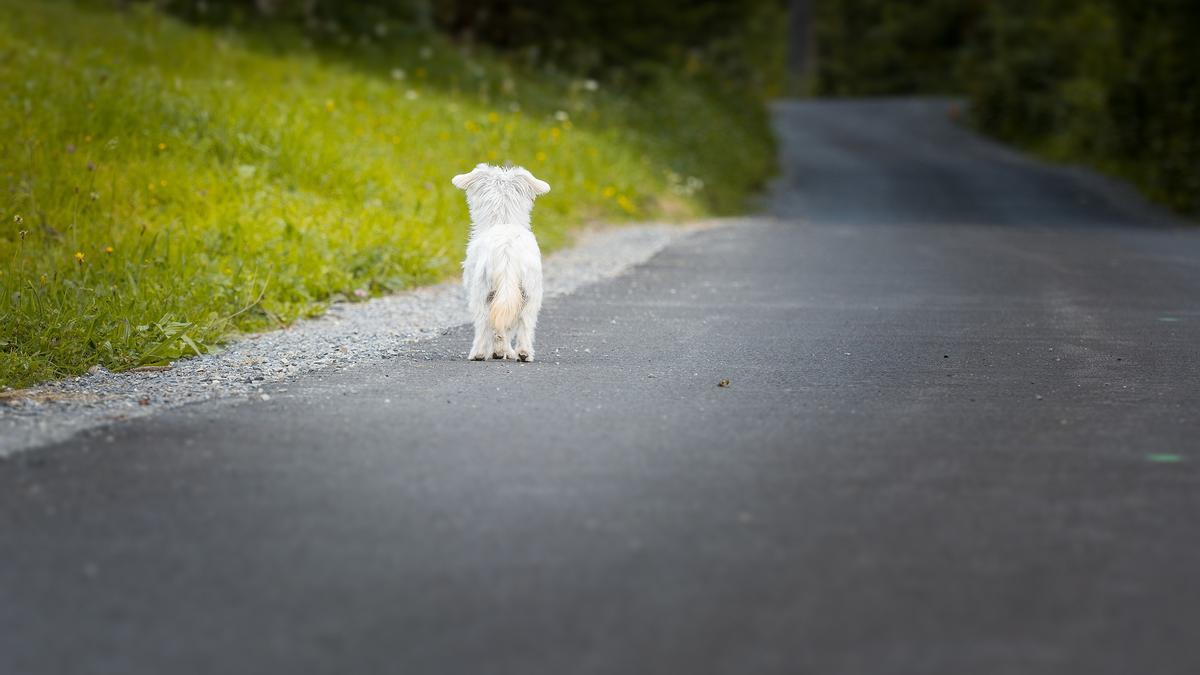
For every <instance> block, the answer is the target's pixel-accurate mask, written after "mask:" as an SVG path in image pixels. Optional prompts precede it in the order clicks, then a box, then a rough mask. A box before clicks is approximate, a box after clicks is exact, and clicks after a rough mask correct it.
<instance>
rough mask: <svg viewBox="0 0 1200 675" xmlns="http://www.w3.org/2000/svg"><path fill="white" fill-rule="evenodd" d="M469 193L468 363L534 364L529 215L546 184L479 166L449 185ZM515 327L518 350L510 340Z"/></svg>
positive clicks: (536, 263)
mask: <svg viewBox="0 0 1200 675" xmlns="http://www.w3.org/2000/svg"><path fill="white" fill-rule="evenodd" d="M451 182H452V183H454V187H456V188H458V189H460V190H463V191H465V192H466V193H467V206H468V207H469V208H470V210H471V237H470V240H469V241H468V242H467V259H466V260H464V261H463V286H465V287H466V289H467V304H468V306H469V307H470V309H471V316H472V317H474V319H475V342H474V343H473V344H472V345H471V356H470V359H471V360H472V361H482V360H484V359H486V358H487V357H488V354H491V355H492V358H494V359H520V360H522V361H532V360H533V331H534V329H535V328H536V327H537V316H538V310H540V309H541V308H542V252H541V251H540V250H539V249H538V245H537V239H534V237H533V231H532V229H531V228H532V225H531V224H530V222H529V214H530V213H531V212H532V211H533V200H534V199H536V198H537V197H538V196H539V195H544V194H546V193H547V192H549V191H550V185H549V184H547V183H546V182H545V181H541V180H538V179H537V178H534V177H533V174H531V173H529V172H528V171H526V170H525V169H522V168H521V167H519V166H513V167H500V166H490V165H488V164H479V165H477V166H476V167H475V168H474V169H472V170H471V171H470V172H469V173H463V174H459V175H457V176H455V177H454V179H453V180H452V181H451ZM514 328H515V329H516V338H517V348H516V351H514V350H513V347H512V345H511V344H510V342H509V341H510V336H511V335H512V331H513V329H514Z"/></svg>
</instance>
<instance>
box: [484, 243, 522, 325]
mask: <svg viewBox="0 0 1200 675" xmlns="http://www.w3.org/2000/svg"><path fill="white" fill-rule="evenodd" d="M497 257H498V258H500V260H498V261H496V262H498V263H499V264H498V265H496V266H495V267H494V268H493V272H492V303H491V307H489V308H488V320H490V321H491V322H492V326H493V327H494V328H496V329H497V330H499V331H507V330H508V328H509V327H510V326H512V325H513V324H514V323H516V321H517V315H518V314H520V313H521V310H522V309H523V308H524V307H525V293H524V291H522V290H521V275H520V273H519V272H518V271H517V266H516V265H515V264H514V263H513V261H512V259H511V258H510V257H509V256H507V255H502V256H497Z"/></svg>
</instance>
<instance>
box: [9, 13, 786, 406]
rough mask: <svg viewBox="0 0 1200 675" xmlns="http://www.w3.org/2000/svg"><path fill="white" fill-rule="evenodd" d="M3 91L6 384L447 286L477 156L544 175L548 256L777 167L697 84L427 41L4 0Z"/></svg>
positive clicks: (749, 182) (761, 144)
mask: <svg viewBox="0 0 1200 675" xmlns="http://www.w3.org/2000/svg"><path fill="white" fill-rule="evenodd" d="M0 92H2V93H0V102H2V104H0V194H2V195H3V199H2V201H0V217H2V218H3V220H2V221H0V293H2V295H0V386H20V385H24V384H28V383H31V382H35V381H38V380H43V379H47V378H53V377H61V376H65V375H71V374H77V373H80V372H82V371H84V370H86V369H87V368H88V367H90V366H92V365H95V364H100V365H103V366H105V367H107V368H110V369H114V370H119V369H124V368H130V367H134V366H138V365H143V364H150V363H161V362H164V361H167V360H170V359H174V358H178V357H180V356H182V355H186V354H189V353H200V352H203V351H205V350H208V349H210V348H212V346H214V345H217V344H219V343H220V341H221V340H222V338H224V337H226V336H228V335H229V334H231V333H232V332H234V331H238V330H252V329H260V328H264V327H270V326H273V325H283V324H286V323H287V322H289V321H291V320H294V319H295V318H297V317H299V316H305V315H311V314H314V313H319V312H320V311H321V310H322V308H323V307H324V306H325V305H326V304H327V303H328V302H330V301H332V300H338V299H351V300H353V299H358V298H362V297H364V296H367V295H377V294H380V293H386V292H389V291H394V290H397V289H401V288H406V287H409V286H412V285H414V284H421V283H428V282H432V281H436V280H439V279H441V278H444V277H446V276H447V275H449V274H452V273H453V272H454V271H455V268H456V266H457V264H458V261H459V259H460V257H461V255H462V248H463V243H464V240H465V236H466V230H467V225H468V223H467V218H466V209H465V206H464V204H463V200H462V196H461V193H459V192H457V191H456V190H454V189H453V188H452V187H451V186H450V183H449V178H450V177H451V176H452V175H454V174H455V173H459V172H461V171H464V170H466V169H469V168H470V167H471V166H473V165H474V164H475V163H477V162H479V161H485V160H486V161H493V162H504V161H511V162H514V163H517V164H522V165H524V166H527V167H528V168H530V169H531V170H532V171H533V172H534V173H535V174H537V175H538V176H539V177H541V178H543V179H545V180H547V181H548V182H550V183H551V184H552V185H553V186H554V191H553V192H551V193H550V194H549V195H547V196H546V197H545V198H543V199H541V200H539V202H538V205H537V209H536V211H535V228H536V231H537V234H538V237H539V240H540V241H541V242H542V243H543V246H544V248H546V249H552V248H554V247H556V246H559V245H561V244H563V243H564V242H565V241H566V240H567V237H568V234H569V232H570V230H571V229H572V228H573V227H576V226H578V225H580V224H581V223H583V222H584V221H586V220H593V219H601V220H609V221H612V220H623V219H633V218H650V217H656V216H660V215H662V214H663V213H664V212H669V213H670V214H672V215H675V216H686V215H696V214H701V213H704V212H707V211H711V210H713V209H717V210H728V209H731V208H737V206H738V205H740V203H741V200H742V199H743V198H744V196H745V195H746V193H747V191H748V190H749V189H750V187H751V186H753V185H754V184H756V183H757V182H759V181H760V180H761V179H762V178H763V176H764V175H765V174H766V172H767V171H768V170H769V169H768V167H769V164H770V156H769V155H770V152H769V140H768V139H767V138H766V136H765V133H762V132H761V130H759V129H757V128H751V129H749V130H747V129H744V128H742V127H741V126H739V122H738V118H734V117H730V116H728V115H725V114H723V113H722V112H721V111H720V110H719V109H712V110H708V108H711V106H707V105H706V99H705V96H704V94H703V92H702V91H701V90H700V89H699V87H698V86H688V85H687V84H686V83H675V84H671V85H666V86H664V87H663V88H661V89H660V90H659V93H658V94H657V95H656V96H655V98H654V100H652V101H650V102H649V103H650V104H649V105H647V101H645V100H641V101H638V100H634V99H632V98H630V97H629V96H628V95H622V94H620V93H619V92H616V91H609V90H608V89H607V88H606V87H604V86H600V85H597V84H596V83H593V82H591V81H581V80H575V79H572V78H568V77H565V76H558V77H545V76H543V75H541V74H533V72H532V71H521V70H519V69H515V68H514V67H512V66H510V65H507V64H505V63H502V62H499V61H496V60H495V59H489V58H488V57H486V56H482V55H474V56H471V55H467V54H464V53H462V52H460V51H458V50H457V49H455V48H453V47H452V46H451V45H448V44H447V43H445V42H443V41H441V40H440V39H438V38H437V37H435V36H429V35H416V34H414V35H413V36H411V37H409V38H401V39H393V40H391V41H390V42H389V43H388V44H387V45H386V46H385V45H381V44H378V43H375V44H370V43H363V44H359V43H353V44H351V45H350V46H348V47H345V48H344V49H341V50H339V51H337V52H336V53H335V52H330V51H327V50H325V51H322V50H318V49H316V48H314V47H312V46H310V45H308V44H306V43H305V41H304V40H303V38H302V37H301V36H299V35H292V36H284V37H282V38H280V37H276V36H272V37H271V38H270V39H267V38H265V37H263V35H257V36H256V34H255V33H254V32H253V31H243V32H241V33H234V32H231V31H216V30H208V29H202V28H197V27H192V26H187V25H185V24H182V23H179V22H177V21H175V20H172V19H169V18H165V17H163V16H161V15H158V14H156V13H154V12H152V11H149V10H146V9H141V10H135V11H132V12H128V13H115V12H112V11H110V10H103V9H86V8H80V7H79V6H76V5H72V4H61V3H58V2H38V3H30V2H23V1H21V0H0ZM698 107H699V108H702V110H700V112H696V109H697V108H698ZM751 126H752V125H751Z"/></svg>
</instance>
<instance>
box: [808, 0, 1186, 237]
mask: <svg viewBox="0 0 1200 675" xmlns="http://www.w3.org/2000/svg"><path fill="white" fill-rule="evenodd" d="M817 6H818V10H819V11H818V17H817V25H816V31H817V43H818V51H819V54H820V56H819V67H818V71H817V77H816V82H815V89H816V91H817V92H818V93H822V94H834V95H873V94H914V93H960V94H965V95H966V96H967V97H968V98H969V100H970V102H971V111H972V116H971V117H972V121H973V122H974V123H975V124H976V125H977V126H978V127H979V128H980V129H981V130H983V131H985V132H987V133H989V134H992V135H994V136H997V137H999V138H1001V139H1003V140H1006V141H1009V142H1013V143H1016V144H1019V145H1021V146H1023V147H1026V148H1029V149H1031V150H1034V151H1036V152H1039V153H1042V154H1045V155H1047V156H1049V157H1052V158H1054V159H1059V160H1063V161H1072V162H1083V163H1087V164H1090V165H1092V166H1095V167H1098V168H1100V169H1102V170H1104V171H1107V172H1109V173H1112V174H1114V175H1118V176H1122V177H1125V178H1128V179H1130V180H1132V181H1134V182H1135V183H1136V184H1137V185H1139V186H1140V187H1141V188H1142V189H1143V190H1144V191H1145V192H1146V194H1147V195H1148V196H1150V197H1151V198H1153V199H1155V200H1157V201H1159V202H1162V203H1165V204H1168V205H1170V206H1171V207H1173V208H1175V209H1177V210H1179V211H1181V212H1183V213H1187V214H1191V215H1197V214H1200V40H1197V35H1200V3H1196V2H1192V1H1190V0H1025V1H1023V2H983V1H980V0H959V1H954V0H912V1H911V2H906V3H892V2H886V1H885V0H825V1H824V2H821V3H819V4H818V5H817Z"/></svg>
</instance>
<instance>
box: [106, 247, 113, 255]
mask: <svg viewBox="0 0 1200 675" xmlns="http://www.w3.org/2000/svg"><path fill="white" fill-rule="evenodd" d="M104 252H105V253H107V254H109V255H112V252H113V247H111V246H105V247H104Z"/></svg>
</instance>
